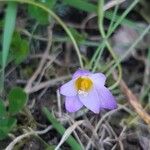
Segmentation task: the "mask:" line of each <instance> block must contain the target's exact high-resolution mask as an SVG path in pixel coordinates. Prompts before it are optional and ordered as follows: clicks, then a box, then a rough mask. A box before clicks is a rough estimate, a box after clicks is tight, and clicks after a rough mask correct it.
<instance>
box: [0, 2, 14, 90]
mask: <svg viewBox="0 0 150 150" xmlns="http://www.w3.org/2000/svg"><path fill="white" fill-rule="evenodd" d="M16 15H17V4H16V3H14V2H9V3H8V6H7V9H6V15H5V23H4V31H3V41H2V59H1V60H2V72H1V74H0V75H1V77H0V90H1V91H2V89H3V86H4V70H5V67H6V63H7V57H8V54H9V49H10V44H11V40H12V35H13V32H14V29H15V23H16Z"/></svg>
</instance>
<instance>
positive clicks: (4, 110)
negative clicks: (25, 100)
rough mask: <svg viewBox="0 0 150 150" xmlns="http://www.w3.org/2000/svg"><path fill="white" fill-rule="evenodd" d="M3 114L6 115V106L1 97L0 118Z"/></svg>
mask: <svg viewBox="0 0 150 150" xmlns="http://www.w3.org/2000/svg"><path fill="white" fill-rule="evenodd" d="M5 115H6V108H5V105H4V103H3V101H2V99H0V118H3V117H4V116H5Z"/></svg>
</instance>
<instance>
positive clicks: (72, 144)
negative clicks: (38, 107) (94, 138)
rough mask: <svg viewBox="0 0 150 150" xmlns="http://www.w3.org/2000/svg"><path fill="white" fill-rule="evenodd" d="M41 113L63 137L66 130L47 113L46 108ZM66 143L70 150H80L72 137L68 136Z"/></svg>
mask: <svg viewBox="0 0 150 150" xmlns="http://www.w3.org/2000/svg"><path fill="white" fill-rule="evenodd" d="M43 113H44V114H45V116H46V117H47V119H48V120H49V122H50V123H51V124H52V126H53V128H54V129H55V130H57V132H58V133H60V134H61V135H63V134H64V133H65V131H66V129H65V128H64V127H63V126H62V125H61V124H60V123H59V122H58V121H57V119H56V118H54V116H53V115H52V114H51V113H50V112H49V111H48V109H47V108H45V107H44V108H43ZM66 142H67V143H68V144H69V145H70V147H71V149H72V150H82V148H81V146H80V145H79V143H78V142H77V141H76V140H75V139H74V137H73V136H71V135H70V136H69V138H68V139H67V140H66Z"/></svg>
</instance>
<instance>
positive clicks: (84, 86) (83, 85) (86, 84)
mask: <svg viewBox="0 0 150 150" xmlns="http://www.w3.org/2000/svg"><path fill="white" fill-rule="evenodd" d="M92 86H93V82H92V81H91V79H89V78H88V77H79V78H78V79H77V80H76V81H75V87H76V89H77V90H78V91H83V92H88V91H89V90H90V89H91V88H92Z"/></svg>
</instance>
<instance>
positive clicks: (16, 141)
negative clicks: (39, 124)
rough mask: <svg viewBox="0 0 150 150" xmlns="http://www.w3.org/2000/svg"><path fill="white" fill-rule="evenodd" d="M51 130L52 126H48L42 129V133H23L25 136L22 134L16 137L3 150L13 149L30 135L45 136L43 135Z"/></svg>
mask: <svg viewBox="0 0 150 150" xmlns="http://www.w3.org/2000/svg"><path fill="white" fill-rule="evenodd" d="M51 129H52V126H48V127H47V128H46V129H44V130H42V131H33V130H32V129H31V131H30V132H27V133H25V134H22V135H20V136H18V137H16V138H15V139H14V140H13V141H12V142H11V143H10V144H9V145H8V146H7V147H6V149H5V150H12V149H13V147H14V146H15V145H16V144H17V143H18V142H20V141H21V140H22V139H24V138H26V137H29V136H31V135H38V134H40V135H41V134H45V133H47V132H48V131H49V130H51Z"/></svg>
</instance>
